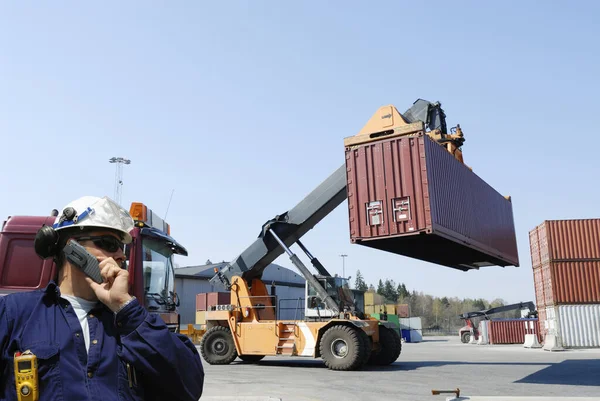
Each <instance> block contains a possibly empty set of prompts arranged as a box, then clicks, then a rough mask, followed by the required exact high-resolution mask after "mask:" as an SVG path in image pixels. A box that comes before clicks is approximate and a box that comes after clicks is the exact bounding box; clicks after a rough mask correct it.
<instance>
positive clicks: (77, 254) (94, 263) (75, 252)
mask: <svg viewBox="0 0 600 401" xmlns="http://www.w3.org/2000/svg"><path fill="white" fill-rule="evenodd" d="M63 252H64V253H65V257H66V258H67V260H68V261H69V262H71V264H73V265H75V266H77V267H78V268H80V269H81V270H82V271H83V272H84V273H85V274H86V275H87V276H88V277H90V278H91V279H92V280H94V281H95V282H96V283H98V284H102V283H103V282H104V280H103V279H102V275H101V274H100V266H99V263H98V259H96V258H95V257H94V256H92V255H91V254H90V253H89V252H88V251H87V250H86V249H85V248H84V247H83V246H81V245H80V244H79V243H78V242H77V241H75V240H70V241H69V242H68V243H67V245H65V247H64V249H63Z"/></svg>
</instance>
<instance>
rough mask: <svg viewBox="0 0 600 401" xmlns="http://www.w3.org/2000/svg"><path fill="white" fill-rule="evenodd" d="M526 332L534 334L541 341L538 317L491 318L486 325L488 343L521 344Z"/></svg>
mask: <svg viewBox="0 0 600 401" xmlns="http://www.w3.org/2000/svg"><path fill="white" fill-rule="evenodd" d="M526 334H536V335H537V337H538V341H539V342H541V341H542V337H541V335H540V329H539V320H538V319H496V320H494V319H492V320H490V323H489V325H488V338H489V342H490V344H523V343H524V342H525V335H526Z"/></svg>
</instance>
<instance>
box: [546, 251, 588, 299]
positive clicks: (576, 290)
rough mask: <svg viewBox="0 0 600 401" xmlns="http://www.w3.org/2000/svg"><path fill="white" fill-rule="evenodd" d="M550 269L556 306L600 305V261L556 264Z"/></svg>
mask: <svg viewBox="0 0 600 401" xmlns="http://www.w3.org/2000/svg"><path fill="white" fill-rule="evenodd" d="M550 269H551V271H552V282H553V285H552V288H553V290H554V295H553V300H554V304H555V305H560V304H587V303H600V261H596V262H555V263H551V264H550Z"/></svg>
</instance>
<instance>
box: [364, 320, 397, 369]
mask: <svg viewBox="0 0 600 401" xmlns="http://www.w3.org/2000/svg"><path fill="white" fill-rule="evenodd" d="M379 345H380V346H381V349H380V350H379V352H378V353H376V354H373V355H371V358H370V359H369V364H371V365H390V364H392V363H394V362H396V359H398V357H399V356H400V353H401V352H402V342H401V341H400V335H399V334H398V332H396V330H390V329H388V328H387V327H384V326H379Z"/></svg>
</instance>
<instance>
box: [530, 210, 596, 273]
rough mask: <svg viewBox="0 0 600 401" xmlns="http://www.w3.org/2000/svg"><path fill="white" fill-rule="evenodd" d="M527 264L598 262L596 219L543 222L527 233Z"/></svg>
mask: <svg viewBox="0 0 600 401" xmlns="http://www.w3.org/2000/svg"><path fill="white" fill-rule="evenodd" d="M529 242H530V248H531V263H532V266H533V267H538V266H540V265H542V264H545V263H548V262H562V261H570V262H573V261H594V260H600V219H579V220H546V221H544V222H543V223H542V224H540V225H539V226H537V227H536V228H534V229H533V230H531V231H530V233H529Z"/></svg>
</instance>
